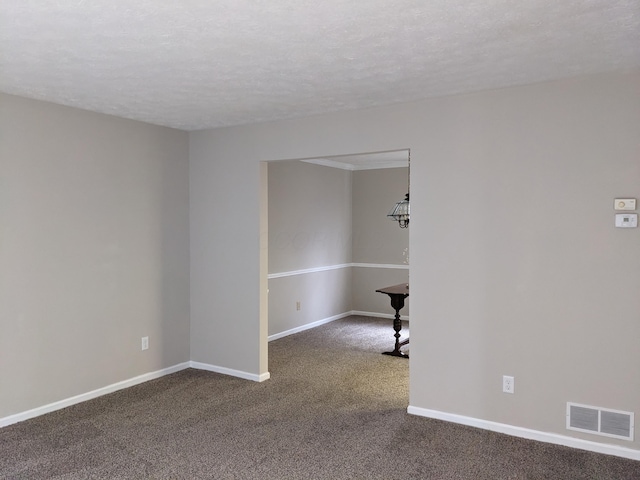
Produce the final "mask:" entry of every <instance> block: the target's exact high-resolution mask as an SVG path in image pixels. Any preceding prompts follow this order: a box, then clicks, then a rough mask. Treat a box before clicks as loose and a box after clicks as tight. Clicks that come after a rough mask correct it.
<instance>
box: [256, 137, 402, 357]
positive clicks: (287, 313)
mask: <svg viewBox="0 0 640 480" xmlns="http://www.w3.org/2000/svg"><path fill="white" fill-rule="evenodd" d="M262 169H263V178H262V182H263V192H262V210H263V211H262V212H261V217H262V219H261V222H262V227H261V234H262V237H263V238H262V241H261V252H262V253H261V263H264V265H263V268H261V270H264V272H261V277H262V281H263V282H264V283H263V284H262V292H264V293H263V295H264V299H262V298H261V339H262V338H264V342H265V345H266V342H269V341H273V340H276V339H279V338H283V337H286V336H289V335H292V334H295V333H298V332H302V331H304V330H307V329H310V328H313V327H316V326H319V325H322V324H325V323H329V322H332V321H334V320H338V319H340V318H343V317H347V316H350V315H361V316H367V317H380V318H385V319H391V320H387V323H386V324H387V325H388V333H389V346H390V349H393V347H394V340H395V339H394V330H393V329H392V323H393V321H392V319H393V318H394V316H395V312H394V310H393V309H392V307H391V305H390V302H389V297H387V296H386V295H384V294H381V293H378V292H376V290H378V289H381V288H383V287H388V286H390V285H396V284H401V283H407V284H408V281H409V252H410V247H409V232H408V230H409V229H408V228H400V227H399V225H398V222H395V221H393V220H392V219H390V218H387V214H388V213H389V211H390V210H391V209H392V207H393V206H394V205H395V204H396V203H397V202H399V201H400V200H402V199H403V198H404V197H405V195H406V194H407V193H408V190H409V175H410V165H409V149H402V150H393V151H385V152H374V153H361V154H350V155H342V156H330V157H314V158H305V159H296V160H278V161H269V162H263V163H262ZM263 300H264V301H263ZM408 300H409V299H408V298H407V301H406V302H405V306H404V308H403V309H402V311H401V315H402V317H401V318H402V319H403V320H408V317H409V301H408ZM263 316H264V317H263ZM406 333H407V329H406V327H405V329H404V331H403V332H402V334H403V335H406ZM264 350H265V361H266V362H267V363H266V364H265V369H266V365H268V355H267V354H266V350H267V348H266V347H265V349H264Z"/></svg>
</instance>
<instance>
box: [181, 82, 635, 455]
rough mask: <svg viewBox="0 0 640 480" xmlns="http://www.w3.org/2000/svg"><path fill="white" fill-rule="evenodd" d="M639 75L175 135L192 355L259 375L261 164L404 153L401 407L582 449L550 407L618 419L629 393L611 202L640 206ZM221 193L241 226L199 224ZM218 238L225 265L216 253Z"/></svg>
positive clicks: (631, 307)
mask: <svg viewBox="0 0 640 480" xmlns="http://www.w3.org/2000/svg"><path fill="white" fill-rule="evenodd" d="M639 83H640V71H634V72H628V73H619V74H609V75H594V76H588V77H581V78H575V79H568V80H563V81H557V82H548V83H540V84H537V85H529V86H520V87H513V88H506V89H499V90H493V91H486V92H478V93H473V94H468V95H459V96H450V97H446V98H434V99H428V100H424V101H421V102H410V103H406V104H402V105H393V106H387V107H380V108H370V109H367V110H358V111H351V112H341V113H336V114H332V115H317V116H313V117H309V118H303V119H300V118H298V119H295V120H290V121H278V122H265V123H262V124H259V125H249V126H243V127H234V128H225V129H219V130H209V131H203V132H195V133H192V134H191V136H190V149H191V150H190V152H191V153H190V162H191V177H190V178H191V192H192V196H191V213H192V216H191V246H192V249H191V259H192V297H191V302H192V303H191V305H192V309H193V310H194V311H193V315H192V317H191V322H192V330H193V338H194V341H193V342H192V352H196V353H197V354H198V355H201V356H202V357H203V358H207V359H208V360H207V361H209V362H210V363H214V364H220V365H226V366H229V367H230V368H237V369H245V370H249V371H260V372H263V371H266V370H267V363H266V362H264V361H263V360H262V358H263V357H261V356H260V355H262V353H263V352H264V351H265V349H266V346H265V345H266V340H265V341H264V342H263V343H260V342H259V331H260V329H262V328H264V324H265V323H264V322H266V318H265V317H261V320H260V321H258V320H256V318H257V317H258V315H259V309H258V306H259V305H260V302H261V296H262V295H266V289H265V290H264V291H263V290H260V289H259V288H258V286H259V281H260V278H261V277H260V275H261V273H260V269H259V265H260V263H259V259H260V253H261V252H262V253H266V252H265V251H263V250H260V248H259V239H260V223H259V218H258V214H259V211H260V196H259V194H258V192H259V191H260V188H261V184H260V164H261V162H264V161H270V160H277V159H300V158H318V157H327V156H332V155H345V154H357V153H362V152H380V151H390V150H397V149H401V148H410V149H411V225H410V227H409V229H408V230H409V236H410V238H411V252H410V257H411V259H410V263H411V282H410V283H411V297H410V299H411V300H410V301H411V359H410V363H411V368H410V400H409V402H410V406H411V407H412V410H411V411H412V413H416V414H424V415H436V414H438V412H440V413H441V414H447V415H449V417H447V418H449V419H452V420H454V421H455V420H460V419H461V418H462V419H474V420H475V421H477V422H479V423H482V422H485V423H483V425H492V424H500V425H512V426H516V427H520V428H521V429H529V430H535V431H537V432H548V433H553V434H557V435H563V436H570V437H573V438H576V439H578V438H579V439H587V440H591V441H594V438H593V437H589V436H587V434H583V433H581V432H576V431H572V430H567V429H566V421H565V419H566V403H567V402H569V401H570V402H575V403H579V404H584V405H596V406H600V407H603V408H607V409H612V410H621V411H629V412H632V411H637V410H638V408H637V405H638V398H640V384H639V383H638V381H637V372H636V368H635V366H637V365H640V349H638V348H637V340H638V338H640V322H638V311H640V296H638V294H637V292H638V291H640V271H639V270H638V264H637V261H636V259H637V258H640V241H639V237H638V235H639V232H640V229H638V228H616V227H615V223H614V219H615V214H616V213H615V210H614V208H613V202H614V199H616V198H635V199H638V198H640V192H639V191H638V178H640V162H639V161H638V138H640V90H638V88H637V86H638V84H639ZM230 178H231V179H233V181H230V180H229V179H230ZM238 188H240V189H241V190H240V191H238ZM225 198H234V199H236V200H237V201H236V202H235V203H234V208H235V209H236V210H235V213H236V215H237V216H238V217H239V218H241V219H242V220H241V221H237V222H234V223H233V228H229V227H228V226H227V227H226V228H220V229H215V228H214V227H213V226H214V225H220V224H224V219H225V218H226V216H227V213H228V212H227V209H226V207H225V206H224V204H223V202H221V201H219V199H225ZM396 201H397V200H396ZM234 243H235V244H236V245H237V244H238V243H240V245H238V249H239V251H242V255H241V258H240V259H238V258H237V257H235V256H233V257H232V256H230V255H228V253H227V254H226V256H227V257H229V258H228V259H227V258H225V257H223V254H222V253H218V250H220V246H221V245H233V244H234ZM240 247H242V248H240ZM217 278H222V279H224V282H225V283H224V284H222V285H221V287H222V288H219V289H213V292H211V290H206V287H208V286H211V285H212V284H214V283H215V282H216V279H217ZM247 283H250V285H251V288H250V289H242V293H241V294H240V293H236V292H235V289H236V288H237V287H236V286H237V285H245V284H247ZM248 292H249V293H248ZM251 292H252V293H251ZM236 297H237V299H238V301H237V302H230V303H233V304H234V305H241V308H240V309H239V310H237V309H236V310H234V311H231V310H230V309H229V310H228V311H227V310H225V311H224V312H222V313H229V314H230V315H225V314H222V315H220V320H219V321H216V319H215V318H212V313H211V312H214V311H215V309H216V308H218V306H219V305H221V304H224V303H225V302H229V298H232V299H235V298H236ZM297 300H302V304H301V305H302V311H304V309H305V299H304V298H291V299H290V304H289V305H290V307H289V308H291V312H292V314H295V313H296V311H295V302H296V301H297ZM209 305H210V306H211V309H209V308H205V307H207V306H209ZM223 308H224V307H223ZM231 314H233V318H234V322H233V324H232V325H229V322H228V320H227V319H228V318H230V316H231ZM416 320H417V321H416ZM220 332H225V335H224V336H223V335H220ZM248 337H251V338H252V339H253V343H252V342H247V341H246V340H247V338H248ZM229 338H231V341H229ZM225 343H231V344H232V345H233V346H234V348H233V349H231V348H229V349H226V347H225V345H224V344H225ZM238 345H240V350H238V348H239V347H238ZM243 346H246V348H242V347H243ZM227 350H228V351H227ZM503 375H508V376H513V377H514V379H515V380H516V381H517V388H516V389H515V392H514V394H505V393H503V392H502V376H503ZM451 379H455V381H451ZM491 422H493V423H491ZM597 438H598V440H597V441H601V442H606V443H609V444H614V445H618V446H624V447H626V448H631V449H635V450H640V443H639V442H638V439H635V440H634V441H632V442H630V441H625V440H620V439H609V438H605V437H602V439H601V437H597Z"/></svg>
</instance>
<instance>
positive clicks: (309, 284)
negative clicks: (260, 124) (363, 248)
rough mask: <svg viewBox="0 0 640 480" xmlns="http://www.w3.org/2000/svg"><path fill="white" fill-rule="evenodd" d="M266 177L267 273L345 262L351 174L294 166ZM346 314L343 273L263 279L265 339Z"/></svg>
mask: <svg viewBox="0 0 640 480" xmlns="http://www.w3.org/2000/svg"><path fill="white" fill-rule="evenodd" d="M268 175H269V184H268V186H269V273H271V274H283V273H287V272H292V271H297V270H304V269H318V268H323V267H333V266H336V265H343V264H348V263H350V262H351V189H352V187H351V172H348V171H346V170H340V169H337V168H330V167H324V166H320V165H314V164H310V163H304V162H295V161H294V162H270V163H269V168H268ZM296 302H300V310H297V309H296ZM350 310H351V271H350V269H349V268H338V269H335V270H327V271H314V272H310V273H304V274H296V275H293V276H285V277H278V278H272V279H270V280H269V335H274V334H278V333H282V332H285V331H288V330H291V329H294V328H297V327H300V326H303V325H307V324H310V323H313V322H316V321H320V320H323V319H327V318H330V317H333V316H335V315H340V314H342V313H344V312H348V311H350Z"/></svg>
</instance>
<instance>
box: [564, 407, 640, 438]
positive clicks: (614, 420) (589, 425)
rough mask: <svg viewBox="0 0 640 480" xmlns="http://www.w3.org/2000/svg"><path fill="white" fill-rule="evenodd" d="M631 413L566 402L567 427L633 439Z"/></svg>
mask: <svg viewBox="0 0 640 480" xmlns="http://www.w3.org/2000/svg"><path fill="white" fill-rule="evenodd" d="M633 428H634V423H633V413H631V412H622V411H620V410H610V409H605V408H600V407H591V406H589V405H580V404H578V403H567V429H569V430H577V431H579V432H587V433H593V434H596V435H604V436H606V437H614V438H623V439H625V440H633Z"/></svg>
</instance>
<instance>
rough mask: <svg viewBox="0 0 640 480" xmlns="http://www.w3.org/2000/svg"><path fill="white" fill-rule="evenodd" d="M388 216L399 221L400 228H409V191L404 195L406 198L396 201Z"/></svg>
mask: <svg viewBox="0 0 640 480" xmlns="http://www.w3.org/2000/svg"><path fill="white" fill-rule="evenodd" d="M387 217H390V218H392V219H393V220H395V221H396V222H398V224H399V225H400V228H407V227H408V226H409V193H407V194H406V195H405V196H404V200H402V201H400V202H398V203H396V205H395V207H393V209H392V210H391V212H389V214H388V215H387Z"/></svg>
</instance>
